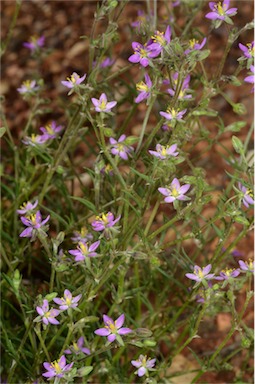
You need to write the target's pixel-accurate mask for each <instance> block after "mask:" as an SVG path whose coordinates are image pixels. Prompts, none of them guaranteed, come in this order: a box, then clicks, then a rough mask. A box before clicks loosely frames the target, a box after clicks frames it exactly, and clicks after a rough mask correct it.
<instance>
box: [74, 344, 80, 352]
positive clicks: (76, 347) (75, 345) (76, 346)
mask: <svg viewBox="0 0 255 384" xmlns="http://www.w3.org/2000/svg"><path fill="white" fill-rule="evenodd" d="M73 349H74V350H75V351H76V352H78V351H79V350H80V348H79V347H78V345H77V343H73Z"/></svg>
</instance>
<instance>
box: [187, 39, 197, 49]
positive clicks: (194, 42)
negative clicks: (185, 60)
mask: <svg viewBox="0 0 255 384" xmlns="http://www.w3.org/2000/svg"><path fill="white" fill-rule="evenodd" d="M197 43H198V40H196V39H191V40H190V41H189V46H190V48H192V49H193V48H194V46H195V44H197Z"/></svg>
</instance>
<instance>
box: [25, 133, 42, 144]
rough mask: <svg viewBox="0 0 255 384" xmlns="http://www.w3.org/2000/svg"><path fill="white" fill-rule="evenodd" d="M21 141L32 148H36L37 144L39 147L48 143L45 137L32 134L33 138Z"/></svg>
mask: <svg viewBox="0 0 255 384" xmlns="http://www.w3.org/2000/svg"><path fill="white" fill-rule="evenodd" d="M21 141H22V143H24V144H26V145H31V147H35V146H36V145H37V144H38V145H41V144H44V143H45V142H46V141H47V139H45V137H43V135H35V134H34V133H32V135H31V137H29V136H26V137H25V138H24V140H21Z"/></svg>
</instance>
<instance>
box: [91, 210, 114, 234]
mask: <svg viewBox="0 0 255 384" xmlns="http://www.w3.org/2000/svg"><path fill="white" fill-rule="evenodd" d="M120 217H121V216H118V217H117V218H116V219H114V215H113V213H111V212H108V213H106V214H105V213H101V215H100V216H97V217H96V220H95V221H93V222H92V223H91V225H92V227H93V229H94V231H97V232H98V231H104V230H105V229H107V228H111V227H113V226H114V225H115V224H116V223H117V222H118V221H119V220H120Z"/></svg>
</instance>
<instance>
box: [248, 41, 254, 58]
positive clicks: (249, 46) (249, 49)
mask: <svg viewBox="0 0 255 384" xmlns="http://www.w3.org/2000/svg"><path fill="white" fill-rule="evenodd" d="M246 45H247V48H248V51H249V53H250V54H251V56H254V54H255V47H254V46H252V44H251V43H248V44H246Z"/></svg>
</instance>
